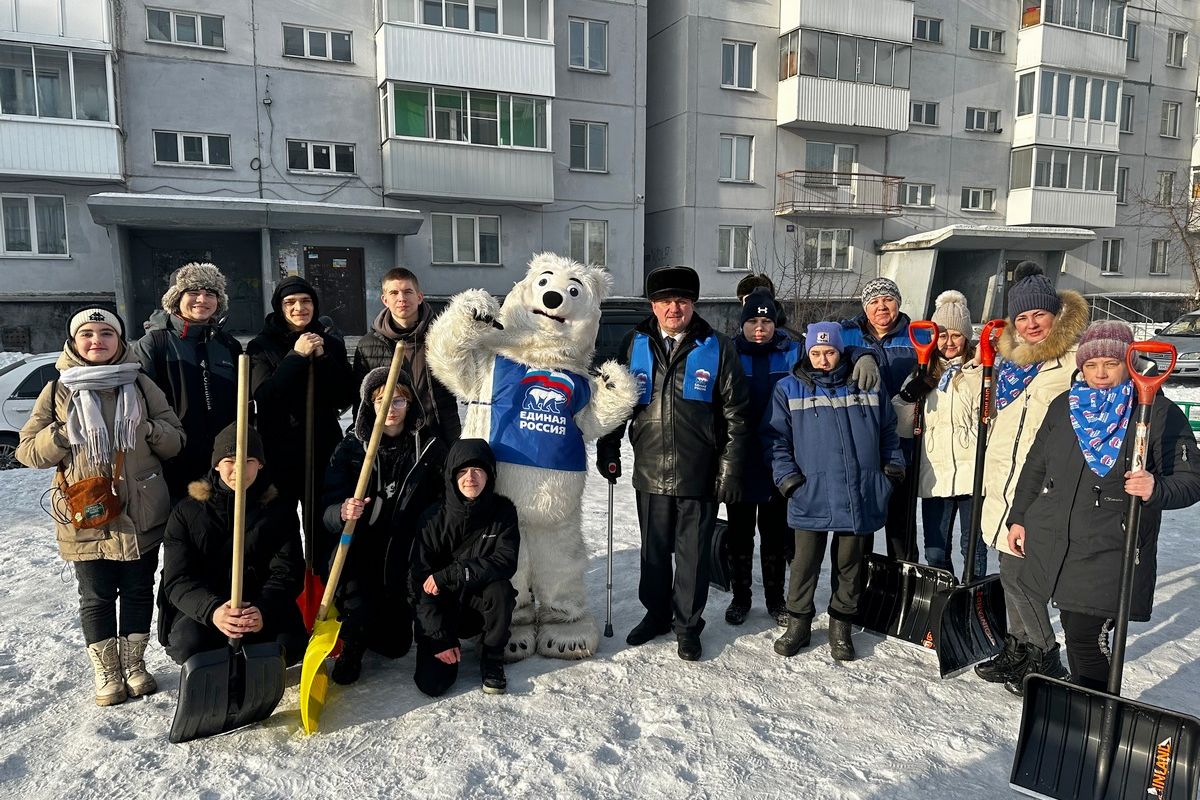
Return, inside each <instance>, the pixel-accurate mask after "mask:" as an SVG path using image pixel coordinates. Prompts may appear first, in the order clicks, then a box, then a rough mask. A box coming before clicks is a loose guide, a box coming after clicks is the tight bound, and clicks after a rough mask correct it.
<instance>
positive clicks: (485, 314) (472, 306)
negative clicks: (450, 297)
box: [454, 289, 500, 328]
mask: <svg viewBox="0 0 1200 800" xmlns="http://www.w3.org/2000/svg"><path fill="white" fill-rule="evenodd" d="M454 303H455V305H457V306H458V308H459V309H460V310H461V311H462V312H463V313H464V315H465V316H466V317H468V318H469V319H470V320H472V321H473V322H475V323H476V324H477V325H479V326H480V327H484V328H489V327H492V326H493V325H495V322H496V317H498V316H499V315H500V305H499V304H498V303H497V302H496V298H494V297H492V296H491V295H490V294H488V293H487V292H486V291H484V290H483V289H468V290H467V291H465V292H461V293H460V294H459V295H458V296H457V297H455V298H454Z"/></svg>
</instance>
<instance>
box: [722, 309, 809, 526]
mask: <svg viewBox="0 0 1200 800" xmlns="http://www.w3.org/2000/svg"><path fill="white" fill-rule="evenodd" d="M733 346H734V347H736V348H737V351H738V357H739V359H740V360H741V362H742V371H743V372H745V373H746V385H747V387H748V388H749V390H750V392H749V394H750V404H749V407H748V413H747V415H746V421H747V422H748V423H749V427H750V430H751V431H758V430H760V429H761V428H762V426H763V424H764V423H765V422H766V420H767V417H768V416H769V412H770V410H771V395H772V393H773V392H774V391H775V384H777V383H779V381H780V380H781V379H782V378H785V377H787V376H788V375H789V374H790V373H791V371H792V367H794V366H796V361H797V359H798V358H799V356H800V344H799V342H796V341H795V340H794V339H792V338H790V337H789V336H787V335H786V334H785V333H783V332H782V331H780V332H777V333H776V334H775V338H773V339H772V340H771V341H769V342H763V343H762V344H757V343H755V342H752V341H750V340H749V339H747V338H746V337H745V336H744V335H743V334H740V333H739V334H738V335H737V336H735V337H734V338H733ZM751 449H752V452H750V453H748V454H747V456H746V466H745V467H744V469H743V470H742V502H744V503H769V502H770V501H771V498H772V496H773V495H775V491H774V484H773V483H772V482H771V451H770V449H769V448H768V447H766V446H765V445H763V444H762V443H761V442H760V441H759V440H757V439H756V440H755V441H754V442H753V445H752V448H751Z"/></svg>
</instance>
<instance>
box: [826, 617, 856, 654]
mask: <svg viewBox="0 0 1200 800" xmlns="http://www.w3.org/2000/svg"><path fill="white" fill-rule="evenodd" d="M829 653H830V655H832V656H833V660H834V661H853V660H854V642H852V641H850V623H849V622H846V621H845V620H844V619H833V618H830V620H829Z"/></svg>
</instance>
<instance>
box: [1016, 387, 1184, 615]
mask: <svg viewBox="0 0 1200 800" xmlns="http://www.w3.org/2000/svg"><path fill="white" fill-rule="evenodd" d="M1069 402H1070V393H1069V392H1064V393H1063V394H1061V395H1059V396H1058V397H1057V398H1055V399H1054V400H1053V401H1052V402H1051V403H1050V407H1049V409H1048V410H1047V412H1046V419H1045V420H1044V421H1043V423H1042V426H1041V428H1040V429H1039V430H1038V433H1037V437H1036V439H1034V442H1033V446H1032V447H1031V448H1030V450H1029V456H1028V458H1027V459H1026V460H1025V466H1024V467H1023V468H1022V470H1021V477H1020V479H1019V480H1018V482H1017V489H1016V494H1015V496H1014V498H1013V507H1012V511H1011V512H1010V513H1009V515H1008V520H1007V524H1008V525H1024V526H1025V560H1024V561H1023V562H1022V563H1021V566H1020V572H1019V575H1020V580H1021V583H1022V584H1024V585H1025V586H1026V587H1027V588H1028V589H1029V590H1030V591H1031V592H1033V593H1035V595H1036V596H1038V597H1051V598H1053V599H1054V604H1055V605H1056V606H1057V607H1059V608H1063V609H1066V610H1068V611H1078V612H1081V613H1084V614H1092V615H1094V616H1099V617H1115V616H1116V612H1117V609H1116V605H1117V587H1118V585H1119V583H1120V578H1121V560H1122V554H1123V552H1124V548H1125V544H1124V542H1125V534H1124V531H1123V527H1124V520H1125V512H1126V510H1127V509H1128V507H1129V495H1127V494H1125V489H1124V486H1125V472H1126V471H1127V470H1128V469H1129V459H1130V457H1131V455H1132V453H1133V443H1134V428H1135V425H1134V422H1133V420H1132V419H1131V420H1130V423H1129V430H1128V431H1126V433H1125V441H1124V443H1123V444H1122V445H1121V452H1120V454H1119V456H1118V458H1117V463H1116V464H1115V465H1113V467H1112V469H1110V470H1109V472H1108V474H1107V475H1105V476H1104V477H1103V478H1101V477H1099V476H1098V475H1096V473H1094V472H1092V471H1091V469H1089V468H1088V466H1087V462H1085V461H1084V459H1083V453H1082V452H1081V451H1080V449H1079V442H1078V440H1077V439H1076V436H1075V431H1074V429H1073V428H1072V426H1071V418H1070V407H1069ZM1132 413H1133V414H1137V407H1136V406H1135V407H1134V409H1133V412H1132ZM1147 449H1148V452H1147V456H1146V462H1147V463H1146V469H1147V471H1149V472H1150V473H1152V474H1153V475H1154V494H1153V495H1151V497H1150V501H1149V502H1147V503H1145V504H1143V506H1142V515H1141V525H1140V526H1139V528H1138V561H1137V567H1136V569H1135V570H1134V582H1133V603H1132V609H1131V614H1130V616H1131V618H1132V619H1134V620H1138V621H1145V620H1148V619H1150V612H1151V611H1152V609H1153V606H1154V583H1155V580H1156V578H1157V574H1156V573H1157V571H1158V564H1157V555H1158V529H1159V525H1160V523H1161V521H1162V512H1163V511H1164V510H1165V509H1172V508H1187V507H1188V506H1190V505H1192V504H1193V503H1195V502H1197V501H1200V452H1198V451H1197V449H1196V440H1195V439H1194V438H1193V437H1192V432H1191V429H1190V427H1189V426H1188V421H1187V418H1186V417H1185V416H1184V414H1183V412H1182V411H1180V410H1179V407H1178V406H1176V405H1175V404H1174V403H1172V402H1171V401H1170V400H1168V399H1167V398H1165V397H1163V396H1162V395H1161V394H1160V395H1158V396H1157V397H1156V398H1155V400H1154V405H1153V406H1152V407H1151V410H1150V441H1149V444H1148V448H1147Z"/></svg>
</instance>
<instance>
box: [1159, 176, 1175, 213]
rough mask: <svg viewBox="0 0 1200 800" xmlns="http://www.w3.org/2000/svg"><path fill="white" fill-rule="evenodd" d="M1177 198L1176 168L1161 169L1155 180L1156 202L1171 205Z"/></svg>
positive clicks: (1160, 204)
mask: <svg viewBox="0 0 1200 800" xmlns="http://www.w3.org/2000/svg"><path fill="white" fill-rule="evenodd" d="M1174 200H1175V170H1173V169H1160V170H1159V171H1158V179H1157V180H1156V181H1155V182H1154V204H1155V205H1158V206H1169V205H1171V203H1172V202H1174Z"/></svg>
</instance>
